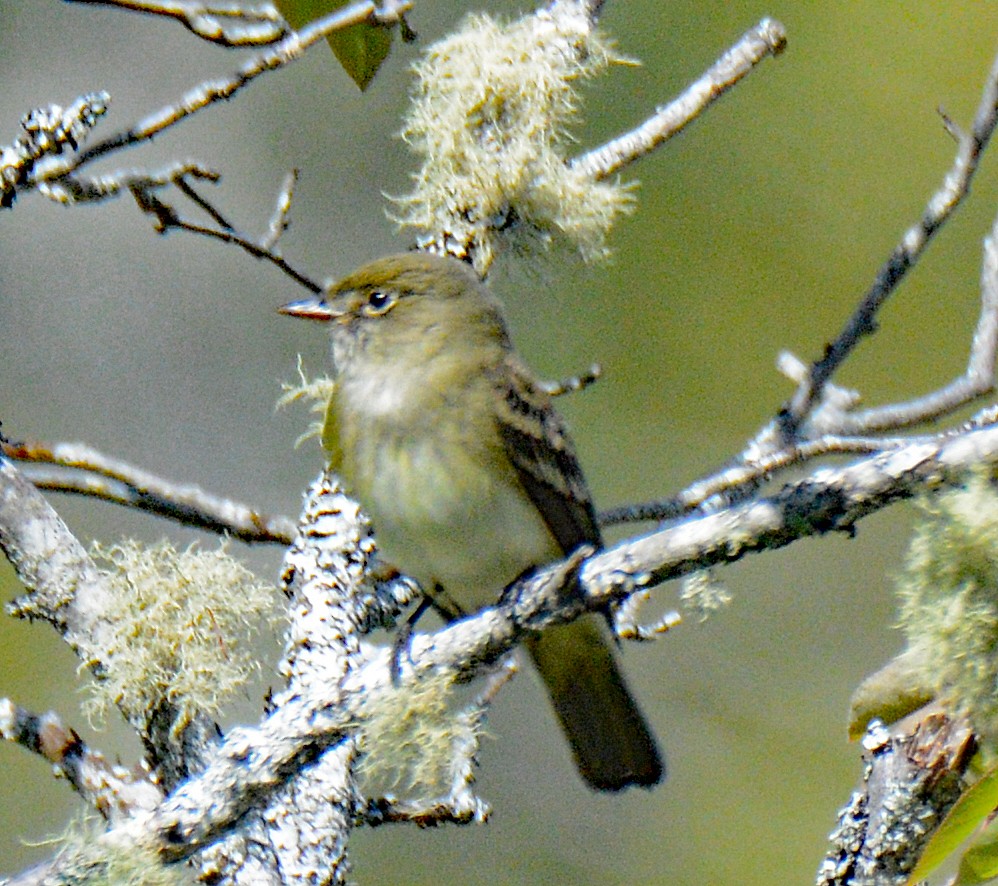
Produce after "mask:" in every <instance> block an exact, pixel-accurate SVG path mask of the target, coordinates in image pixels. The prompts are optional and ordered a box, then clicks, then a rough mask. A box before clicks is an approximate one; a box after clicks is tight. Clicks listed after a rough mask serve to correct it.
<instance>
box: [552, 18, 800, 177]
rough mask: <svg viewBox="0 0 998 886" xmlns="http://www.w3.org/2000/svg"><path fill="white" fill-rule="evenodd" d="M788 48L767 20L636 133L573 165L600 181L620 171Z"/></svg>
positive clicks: (781, 31)
mask: <svg viewBox="0 0 998 886" xmlns="http://www.w3.org/2000/svg"><path fill="white" fill-rule="evenodd" d="M786 44H787V35H786V31H785V29H784V27H783V25H781V24H780V23H779V22H778V21H776V20H775V19H771V18H764V19H763V20H762V21H761V22H759V24H757V25H756V26H755V27H753V28H751V29H750V30H748V31H747V32H746V33H745V34H744V35H742V37H741V38H740V39H739V40H738V42H737V43H735V45H734V46H732V47H731V48H730V49H729V50H728V51H727V52H725V53H724V55H722V56H721V57H720V58H719V59H718V60H717V61H716V62H715V63H714V64H713V65H711V66H710V67H709V68H708V69H707V70H706V71H705V72H704V73H703V75H702V76H701V77H700V78H699V79H698V80H696V81H695V82H694V83H692V84H691V85H690V86H689V87H688V88H687V89H686V91H685V92H684V93H683V94H682V95H680V96H679V97H678V98H677V99H675V100H674V101H672V102H670V103H669V104H668V105H665V106H664V107H662V108H659V109H658V110H657V111H656V112H655V114H654V116H652V117H650V118H649V119H648V120H646V121H645V122H644V123H642V124H641V125H640V126H638V127H637V128H636V129H634V130H632V131H631V132H628V133H626V134H624V135H621V136H618V137H617V138H615V139H614V140H613V141H611V142H609V143H607V144H605V145H603V146H602V147H599V148H596V149H594V150H592V151H588V152H587V153H585V154H583V155H581V156H580V157H576V158H575V159H574V160H572V162H571V164H570V165H571V167H572V169H574V170H577V171H578V172H580V173H581V174H582V175H584V176H586V177H591V178H593V179H596V180H600V179H604V178H607V177H609V176H611V175H613V174H614V173H616V172H619V171H620V170H621V169H623V168H624V167H625V166H627V165H628V164H630V163H633V162H634V161H635V160H638V159H640V158H641V157H644V156H645V155H646V154H650V153H651V152H652V151H653V150H655V148H657V147H658V146H659V145H660V144H662V143H663V142H664V141H666V140H668V139H670V138H672V136H674V135H676V134H677V133H679V132H681V131H682V130H683V129H685V128H686V126H687V125H688V124H690V123H692V122H693V121H694V120H695V119H696V118H697V117H699V116H700V114H701V113H703V111H705V110H706V109H707V108H708V107H709V106H710V105H711V104H713V103H714V102H715V101H717V99H718V98H720V97H721V96H722V95H724V93H725V92H727V91H728V90H729V89H731V87H732V86H734V85H735V84H736V83H737V82H738V81H739V80H741V79H742V78H743V77H745V76H746V75H747V74H749V73H751V71H752V69H753V68H754V67H755V66H756V65H758V64H759V62H761V61H762V60H763V59H765V58H768V57H769V56H776V55H779V54H780V53H781V52H782V51H783V49H784V47H785V46H786Z"/></svg>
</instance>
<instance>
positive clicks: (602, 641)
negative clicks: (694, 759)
mask: <svg viewBox="0 0 998 886" xmlns="http://www.w3.org/2000/svg"><path fill="white" fill-rule="evenodd" d="M527 648H528V649H529V650H530V655H531V657H532V658H533V660H534V664H535V665H536V666H537V670H538V671H539V672H540V675H541V679H542V680H543V681H544V683H545V685H546V686H547V690H548V694H549V695H550V697H551V703H552V705H553V706H554V710H555V713H556V714H557V715H558V720H559V722H560V723H561V728H562V731H563V732H564V733H565V737H566V738H567V739H568V743H569V744H570V745H571V747H572V756H573V757H574V758H575V765H576V766H577V767H578V770H579V773H580V774H581V775H582V777H583V778H584V779H585V780H586V782H587V783H588V784H589V785H590V787H592V788H595V789H596V790H599V791H619V790H621V789H622V788H626V787H627V786H628V785H632V784H636V785H642V786H645V787H650V786H651V785H653V784H656V783H657V782H658V781H660V780H661V778H662V775H663V771H664V768H665V767H664V763H663V762H662V758H661V756H660V755H659V752H658V748H657V747H656V745H655V738H654V736H653V735H652V733H651V730H650V729H649V728H648V724H647V723H646V722H645V719H644V716H643V715H642V713H641V711H640V710H639V709H638V706H637V702H635V700H634V698H633V697H632V696H631V693H630V692H629V691H628V689H627V685H626V684H625V683H624V678H623V675H622V674H621V673H620V669H619V667H618V666H617V661H616V657H615V655H614V651H613V648H612V646H611V644H610V641H609V639H608V638H607V637H606V636H605V630H604V628H603V625H602V624H601V623H600V620H599V618H598V617H597V616H584V617H583V618H580V619H577V620H576V621H574V622H572V623H571V624H568V625H559V626H558V627H554V628H550V629H548V630H546V631H545V632H544V633H543V634H541V635H540V636H538V637H534V638H532V639H530V640H528V641H527Z"/></svg>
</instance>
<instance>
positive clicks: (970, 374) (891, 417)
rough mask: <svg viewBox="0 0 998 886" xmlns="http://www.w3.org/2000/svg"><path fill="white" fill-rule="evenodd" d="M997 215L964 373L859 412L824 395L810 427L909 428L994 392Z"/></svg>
mask: <svg viewBox="0 0 998 886" xmlns="http://www.w3.org/2000/svg"><path fill="white" fill-rule="evenodd" d="M996 241H998V220H996V221H995V225H994V227H992V229H991V234H990V236H988V237H986V238H985V240H984V261H983V263H982V266H981V312H980V315H979V317H978V320H977V329H976V330H975V331H974V337H973V339H972V341H971V344H970V356H969V358H968V360H967V369H966V371H965V372H964V374H963V375H962V376H960V377H959V378H957V379H954V380H953V381H952V382H950V383H949V384H948V385H945V386H944V387H942V388H940V389H939V390H938V391H933V392H932V393H931V394H927V395H926V396H924V397H919V398H917V399H915V400H910V401H909V402H907V403H893V404H890V405H887V406H880V407H877V408H875V409H866V410H863V411H860V412H846V411H843V410H841V409H836V408H834V407H831V406H830V404H829V408H827V409H826V403H825V401H824V399H823V401H822V404H821V406H820V407H819V408H818V409H817V410H815V413H814V415H813V417H812V418H811V419H810V421H809V422H808V425H809V432H811V433H814V434H821V433H823V432H824V430H825V429H831V430H833V432H834V433H840V434H869V433H873V432H875V431H880V430H884V429H892V430H893V429H897V428H904V427H910V426H911V425H913V424H920V423H922V422H926V421H930V420H931V419H935V418H939V417H940V416H943V415H948V414H950V413H952V412H953V411H954V410H956V409H959V408H960V407H962V406H965V405H966V404H967V403H970V402H971V401H972V400H974V399H976V398H977V397H980V396H983V395H984V394H987V393H990V392H991V391H992V390H994V386H995V352H996V348H998V246H996Z"/></svg>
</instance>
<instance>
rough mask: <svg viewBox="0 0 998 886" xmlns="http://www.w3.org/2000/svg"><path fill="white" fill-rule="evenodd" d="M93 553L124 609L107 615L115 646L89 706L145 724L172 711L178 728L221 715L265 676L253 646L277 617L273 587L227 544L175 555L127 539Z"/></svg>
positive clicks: (95, 712) (101, 714) (93, 712)
mask: <svg viewBox="0 0 998 886" xmlns="http://www.w3.org/2000/svg"><path fill="white" fill-rule="evenodd" d="M91 553H92V555H93V557H94V559H95V560H96V561H97V563H98V565H99V566H100V567H101V568H102V571H103V572H104V574H105V576H106V578H107V581H108V582H109V584H110V586H111V589H112V591H113V593H114V595H115V599H116V602H117V605H116V606H115V607H114V609H113V611H110V612H108V613H107V614H106V618H107V621H108V625H109V631H108V636H109V638H110V639H109V642H108V644H107V647H106V648H105V649H104V650H102V664H103V668H102V673H101V679H97V680H95V681H94V682H93V684H92V689H91V695H90V698H89V699H88V701H87V703H86V707H87V710H88V713H89V714H90V716H91V717H92V718H93V719H95V720H97V721H101V720H103V719H104V718H105V716H106V713H107V711H108V710H109V709H110V707H111V706H114V705H116V706H118V707H119V708H120V709H121V710H122V712H123V713H124V714H125V715H126V717H129V718H130V719H132V718H137V719H143V718H144V717H145V716H147V715H148V713H149V712H152V711H154V710H156V709H157V708H159V707H160V706H161V705H162V704H163V703H169V704H170V705H171V706H172V707H174V708H175V709H176V712H177V714H176V718H175V721H174V723H173V729H174V730H175V731H179V730H180V729H182V728H183V727H184V726H185V725H186V723H187V722H189V718H190V717H191V716H192V715H193V714H195V713H203V714H207V715H208V716H215V715H217V714H218V713H219V711H220V710H221V707H222V705H223V703H224V702H225V701H226V699H228V698H229V697H230V696H231V695H232V694H233V693H234V692H235V691H236V690H238V689H239V688H240V687H242V686H244V685H245V684H246V683H247V682H248V681H249V680H250V678H251V677H252V676H253V675H254V674H255V673H256V671H257V669H258V665H257V663H256V662H255V661H254V659H253V657H252V656H251V654H250V651H249V650H248V649H247V648H246V647H247V641H248V639H249V637H250V636H251V634H252V633H253V632H254V631H256V630H257V629H258V628H259V627H260V625H261V624H262V623H263V621H264V619H265V617H266V616H267V615H269V614H271V613H273V611H274V603H275V600H276V595H275V591H274V588H273V587H271V586H270V585H266V584H263V583H260V582H258V581H257V579H256V577H255V576H254V575H253V574H252V573H251V572H250V571H249V570H248V569H246V567H245V566H243V565H242V564H241V563H239V562H238V561H237V560H235V559H233V558H232V557H231V556H230V555H229V554H228V553H227V552H226V550H225V546H224V545H222V546H221V547H220V548H218V549H216V550H213V551H202V550H199V549H198V548H197V547H196V546H195V545H192V546H190V547H189V548H187V549H186V550H183V551H178V550H176V549H175V548H174V547H173V545H172V544H170V543H169V542H168V541H161V542H159V543H158V544H155V545H153V546H150V547H147V546H145V545H143V544H141V543H139V542H138V541H135V540H132V539H127V540H125V541H123V542H121V543H120V544H116V545H113V546H111V547H104V546H103V545H100V544H96V543H95V544H94V546H93V550H92V552H91Z"/></svg>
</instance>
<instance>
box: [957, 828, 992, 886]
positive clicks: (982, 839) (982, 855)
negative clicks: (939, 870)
mask: <svg viewBox="0 0 998 886" xmlns="http://www.w3.org/2000/svg"><path fill="white" fill-rule="evenodd" d="M995 877H998V821H992V822H991V823H989V824H988V826H987V827H986V828H985V829H984V830H983V831H981V833H980V835H979V836H978V837H977V838H976V839H975V840H974V842H973V843H972V844H971V845H970V846H969V847H968V848H967V851H966V852H964V853H963V858H961V859H960V872H959V874H958V875H957V880H956V882H957V884H958V886H973V884H976V883H986V882H988V881H989V880H993V879H994V878H995Z"/></svg>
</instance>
